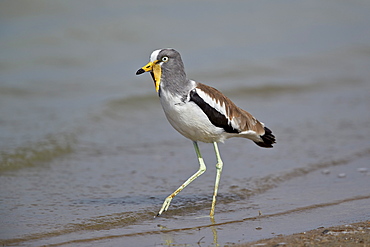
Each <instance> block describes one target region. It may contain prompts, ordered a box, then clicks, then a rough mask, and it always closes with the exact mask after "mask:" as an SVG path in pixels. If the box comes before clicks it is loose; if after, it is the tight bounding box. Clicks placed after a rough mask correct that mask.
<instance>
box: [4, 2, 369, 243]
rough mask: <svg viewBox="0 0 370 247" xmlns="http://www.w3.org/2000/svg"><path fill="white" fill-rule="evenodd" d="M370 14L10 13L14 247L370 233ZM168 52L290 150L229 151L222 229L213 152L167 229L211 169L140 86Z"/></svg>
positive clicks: (138, 7)
mask: <svg viewBox="0 0 370 247" xmlns="http://www.w3.org/2000/svg"><path fill="white" fill-rule="evenodd" d="M180 10H181V11H180ZM369 10H370V4H369V3H367V1H355V2H351V4H349V3H344V2H343V3H339V2H337V1H327V2H325V3H322V2H321V1H311V2H310V3H300V4H298V3H295V2H294V3H293V2H290V1H284V2H279V3H263V2H258V3H249V2H238V1H233V2H232V3H230V2H225V3H224V2H213V4H212V5H210V4H209V3H208V2H201V3H195V2H194V3H189V2H185V1H184V2H181V1H180V2H178V3H176V4H172V3H171V4H169V2H167V1H161V2H157V3H156V4H154V3H153V2H145V1H136V2H135V3H131V2H124V1H109V2H107V1H105V2H104V4H102V3H100V2H98V1H96V2H91V1H89V2H87V1H86V2H84V1H79V2H78V3H76V2H75V1H53V2H52V3H50V2H48V1H33V2H29V1H17V2H14V1H2V2H1V3H0V11H1V12H0V20H1V21H0V40H1V42H0V49H1V53H2V56H1V61H0V70H1V74H0V176H1V179H0V188H1V189H0V194H1V196H0V205H1V207H0V221H1V224H0V239H1V242H2V243H4V244H6V245H17V246H40V245H56V246H60V245H63V246H76V245H79V246H90V245H94V246H95V245H98V246H117V245H124V246H163V245H168V246H174V245H176V246H189V245H190V246H199V245H201V246H212V245H217V244H220V245H224V244H228V243H238V242H246V241H252V240H258V239H261V238H266V237H273V236H275V235H277V234H290V233H294V232H300V231H306V230H310V229H314V228H317V227H320V226H330V225H336V224H345V223H351V222H355V221H360V220H368V219H369V218H370V209H369V207H368V205H369V202H370V192H369V190H368V188H369V186H370V166H369V163H370V162H369V161H370V142H369V137H368V135H369V131H370V130H369V126H370V114H369V113H370V110H369V109H370V108H369V106H370V97H369V93H370V83H369V80H370V71H369V68H370V31H369V29H368V23H369V21H370V17H369V16H368V11H369ZM189 13H191V16H190V15H189ZM205 13H206V15H205ZM149 24H150V25H149ZM180 27H181V28H180ZM161 47H175V48H176V49H178V50H179V51H180V52H181V53H182V56H183V59H184V62H185V67H186V70H187V73H188V75H189V77H190V78H193V79H196V80H199V81H201V82H203V83H206V84H209V85H212V86H214V87H216V88H218V89H220V90H222V91H223V92H224V93H225V94H226V95H227V96H228V97H230V98H231V99H232V100H233V101H234V102H235V103H236V104H237V105H238V106H240V107H242V108H244V109H246V110H248V111H250V112H251V113H252V114H254V115H255V116H256V117H257V118H258V119H259V120H261V121H262V122H264V123H265V124H266V125H267V126H268V127H269V128H271V129H272V130H273V132H274V134H275V135H276V137H277V140H278V143H277V144H276V146H275V147H274V149H268V150H266V149H261V148H259V147H257V146H256V145H255V144H254V143H252V142H250V141H248V140H245V139H230V140H228V141H226V142H225V144H220V145H219V147H220V151H221V155H222V158H223V161H224V164H225V165H224V170H223V174H222V178H221V184H220V189H219V197H218V202H217V205H216V216H215V220H214V221H211V220H210V218H209V217H208V216H207V215H208V214H209V209H210V203H211V197H212V191H213V183H214V177H215V168H214V164H215V157H214V153H213V147H212V145H210V144H202V143H201V144H200V148H201V151H202V154H203V157H204V159H205V162H206V164H207V168H208V169H207V172H206V173H205V174H203V175H202V176H201V177H200V178H198V179H197V180H195V181H194V182H193V183H192V184H190V185H189V186H188V187H187V188H186V189H185V190H184V191H182V192H181V193H180V194H179V195H178V196H177V197H175V199H174V200H173V201H172V204H171V206H170V208H169V211H168V212H166V213H164V214H163V216H162V217H158V218H155V219H153V216H154V215H156V213H157V212H158V210H159V209H160V207H161V205H162V202H163V200H164V198H165V197H166V196H168V194H170V193H172V192H173V190H175V189H176V188H177V187H178V186H179V185H180V184H181V183H182V182H183V181H184V180H185V179H187V178H188V177H189V176H190V175H192V174H193V173H194V172H195V171H196V170H197V169H198V164H197V160H196V155H195V153H194V150H193V147H192V144H191V141H189V140H187V139H185V138H183V137H182V136H181V135H179V134H178V133H177V132H176V131H175V130H173V129H172V127H171V126H170V125H169V123H168V122H167V120H166V119H165V116H164V114H163V112H162V109H161V107H160V104H159V102H158V98H157V96H156V94H155V91H154V88H153V84H152V81H151V78H150V76H149V75H143V76H141V77H136V76H135V72H136V70H137V69H138V68H139V67H141V66H142V65H144V64H146V62H147V61H148V56H149V55H150V53H151V51H152V50H154V49H157V48H161ZM260 214H262V215H260Z"/></svg>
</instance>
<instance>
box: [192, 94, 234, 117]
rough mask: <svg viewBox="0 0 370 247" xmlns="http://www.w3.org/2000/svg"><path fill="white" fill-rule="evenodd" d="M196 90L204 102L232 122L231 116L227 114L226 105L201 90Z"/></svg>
mask: <svg viewBox="0 0 370 247" xmlns="http://www.w3.org/2000/svg"><path fill="white" fill-rule="evenodd" d="M196 90H197V93H198V95H199V96H200V97H201V98H202V99H203V100H204V102H206V103H207V104H208V105H209V106H211V107H212V108H214V109H216V110H217V111H218V112H219V113H221V114H222V115H224V116H225V117H226V118H227V119H228V121H229V122H230V119H229V116H228V115H227V114H226V108H225V104H224V103H223V102H220V101H216V100H215V99H213V98H212V97H210V96H209V95H208V94H206V93H205V92H203V91H202V90H201V89H199V88H197V89H196Z"/></svg>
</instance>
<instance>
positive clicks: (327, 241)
mask: <svg viewBox="0 0 370 247" xmlns="http://www.w3.org/2000/svg"><path fill="white" fill-rule="evenodd" d="M233 246H237V247H252V246H253V247H255V246H294V247H296V246H298V247H299V246H325V247H327V246H328V247H334V246H335V247H337V246H346V247H348V246H349V247H354V246H356V247H360V246H361V247H367V246H370V221H365V222H359V223H354V224H348V225H341V226H334V227H320V228H318V229H315V230H311V231H308V232H302V233H296V234H292V235H287V236H285V235H279V236H277V237H275V238H270V239H262V240H259V241H256V242H251V243H245V244H240V245H233Z"/></svg>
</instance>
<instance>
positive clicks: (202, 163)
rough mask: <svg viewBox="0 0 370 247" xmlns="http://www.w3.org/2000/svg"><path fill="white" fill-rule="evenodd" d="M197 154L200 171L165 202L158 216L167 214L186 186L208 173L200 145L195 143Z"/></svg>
mask: <svg viewBox="0 0 370 247" xmlns="http://www.w3.org/2000/svg"><path fill="white" fill-rule="evenodd" d="M193 144H194V149H195V152H196V153H197V157H198V161H199V170H198V171H197V172H196V173H194V174H193V176H191V177H190V178H189V179H188V180H186V181H185V182H184V183H183V184H182V185H181V186H180V187H179V188H178V189H177V190H175V191H174V192H173V193H172V194H171V195H169V196H168V197H167V198H166V199H165V200H164V202H163V205H162V208H161V210H159V213H158V214H157V216H160V215H161V214H162V213H163V212H166V211H167V209H168V207H169V206H170V203H171V200H172V199H173V198H174V197H175V196H176V195H177V194H178V193H180V191H182V190H183V189H184V188H185V187H186V186H188V185H189V184H190V183H191V182H193V181H194V180H195V179H196V178H197V177H199V176H200V175H202V174H203V173H204V172H205V171H206V165H205V164H204V161H203V158H202V155H201V154H200V151H199V147H198V143H197V142H195V141H194V142H193Z"/></svg>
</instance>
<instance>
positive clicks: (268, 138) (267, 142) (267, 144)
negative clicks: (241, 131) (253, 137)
mask: <svg viewBox="0 0 370 247" xmlns="http://www.w3.org/2000/svg"><path fill="white" fill-rule="evenodd" d="M264 129H265V134H263V135H262V136H261V138H262V140H263V142H255V143H256V144H257V145H258V146H260V147H263V148H273V146H272V144H274V143H276V138H275V136H274V135H273V134H272V131H271V130H270V129H269V128H267V127H264Z"/></svg>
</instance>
